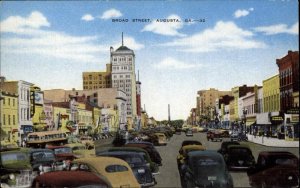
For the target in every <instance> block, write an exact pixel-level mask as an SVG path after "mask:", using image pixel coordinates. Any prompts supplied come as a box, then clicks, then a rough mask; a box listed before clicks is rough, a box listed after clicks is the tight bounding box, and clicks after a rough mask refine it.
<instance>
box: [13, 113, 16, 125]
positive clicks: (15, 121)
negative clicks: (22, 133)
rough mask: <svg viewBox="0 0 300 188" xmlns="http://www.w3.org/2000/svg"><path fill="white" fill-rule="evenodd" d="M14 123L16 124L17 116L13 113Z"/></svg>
mask: <svg viewBox="0 0 300 188" xmlns="http://www.w3.org/2000/svg"><path fill="white" fill-rule="evenodd" d="M13 125H16V116H15V115H13Z"/></svg>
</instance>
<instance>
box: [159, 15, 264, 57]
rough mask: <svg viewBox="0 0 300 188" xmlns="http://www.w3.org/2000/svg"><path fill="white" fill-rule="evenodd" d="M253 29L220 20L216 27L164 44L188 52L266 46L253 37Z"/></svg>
mask: <svg viewBox="0 0 300 188" xmlns="http://www.w3.org/2000/svg"><path fill="white" fill-rule="evenodd" d="M252 37H253V33H252V32H251V31H247V30H243V29H242V28H239V27H238V26H237V25H236V24H235V23H234V22H223V21H218V22H217V23H216V25H215V26H214V28H209V29H206V30H204V31H202V32H199V33H196V34H194V35H192V36H188V37H184V38H180V39H175V40H173V41H172V42H169V43H165V44H162V46H172V47H174V46H175V47H178V48H179V50H181V51H186V52H211V51H217V50H235V49H253V48H264V47H266V45H265V44H264V43H263V42H259V41H256V40H254V39H252Z"/></svg>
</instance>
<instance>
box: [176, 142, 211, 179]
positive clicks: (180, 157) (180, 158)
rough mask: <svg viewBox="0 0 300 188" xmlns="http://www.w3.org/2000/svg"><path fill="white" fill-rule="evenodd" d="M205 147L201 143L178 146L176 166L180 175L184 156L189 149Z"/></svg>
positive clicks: (184, 159)
mask: <svg viewBox="0 0 300 188" xmlns="http://www.w3.org/2000/svg"><path fill="white" fill-rule="evenodd" d="M204 150H205V147H204V146H202V145H186V146H183V147H181V148H180V150H179V154H178V155H177V167H178V170H179V174H180V175H181V166H182V165H183V164H184V163H185V162H186V158H187V155H188V153H189V152H191V151H204Z"/></svg>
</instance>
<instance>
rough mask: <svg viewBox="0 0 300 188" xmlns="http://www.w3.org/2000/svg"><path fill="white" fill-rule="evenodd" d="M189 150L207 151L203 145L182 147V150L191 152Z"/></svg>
mask: <svg viewBox="0 0 300 188" xmlns="http://www.w3.org/2000/svg"><path fill="white" fill-rule="evenodd" d="M189 149H197V150H205V147H204V146H202V145H186V146H183V147H182V150H189Z"/></svg>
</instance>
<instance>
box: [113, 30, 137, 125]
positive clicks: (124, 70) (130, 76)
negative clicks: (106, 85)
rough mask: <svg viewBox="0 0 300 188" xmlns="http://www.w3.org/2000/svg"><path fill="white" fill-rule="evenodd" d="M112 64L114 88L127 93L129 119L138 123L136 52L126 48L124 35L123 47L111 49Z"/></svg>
mask: <svg viewBox="0 0 300 188" xmlns="http://www.w3.org/2000/svg"><path fill="white" fill-rule="evenodd" d="M110 62H111V65H112V87H113V88H118V89H119V90H123V91H124V92H125V93H126V106H127V119H128V121H131V122H130V124H131V123H136V122H135V121H136V118H137V117H136V116H137V104H136V102H137V99H136V94H137V92H136V78H135V54H134V51H133V50H131V49H129V48H128V47H126V46H124V42H123V33H122V46H120V47H119V48H118V49H116V50H114V49H113V47H111V48H110Z"/></svg>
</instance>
